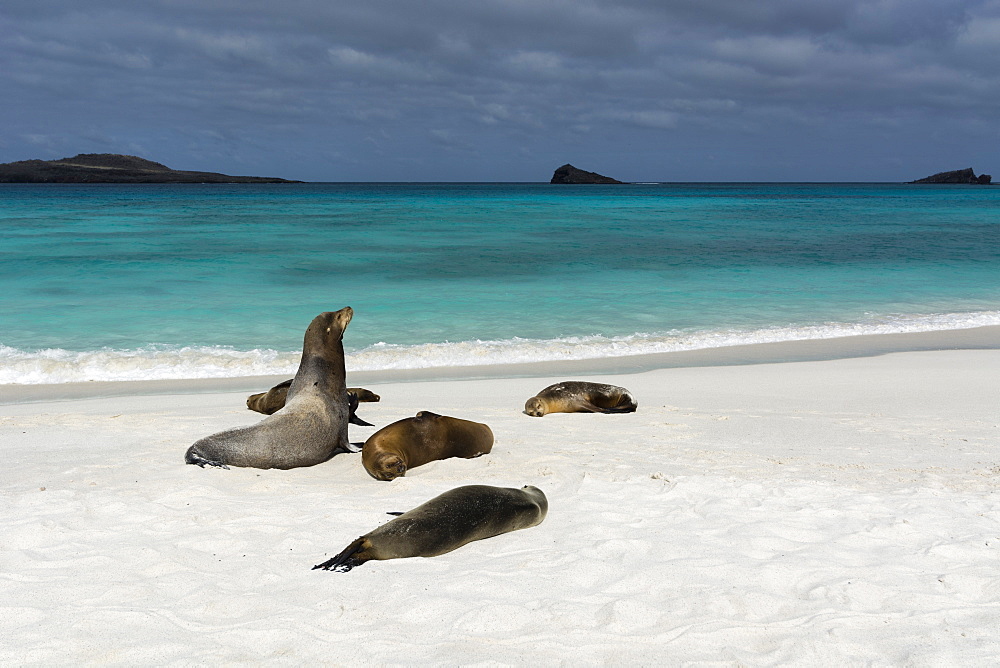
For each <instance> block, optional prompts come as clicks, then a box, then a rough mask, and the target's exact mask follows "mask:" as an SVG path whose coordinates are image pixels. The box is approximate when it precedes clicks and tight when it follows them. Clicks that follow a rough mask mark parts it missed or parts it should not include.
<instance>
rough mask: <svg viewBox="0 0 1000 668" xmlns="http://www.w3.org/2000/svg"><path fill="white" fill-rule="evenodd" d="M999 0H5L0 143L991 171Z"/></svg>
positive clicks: (465, 166)
mask: <svg viewBox="0 0 1000 668" xmlns="http://www.w3.org/2000/svg"><path fill="white" fill-rule="evenodd" d="M998 56H1000V2H995V1H968V2H960V1H957V0H938V1H936V2H929V1H923V0H909V1H908V0H878V1H860V0H859V1H856V2H844V1H837V2H833V1H827V0H815V1H813V2H808V3H803V2H798V1H795V2H793V1H790V0H788V1H786V0H770V1H764V2H757V3H746V2H742V1H741V2H735V1H734V2H730V1H715V2H704V1H702V2H693V1H687V0H677V1H675V2H670V3H664V2H652V1H650V2H642V1H638V0H637V1H628V0H620V1H618V2H613V1H591V2H586V1H583V2H581V1H558V2H545V1H537V0H536V1H534V2H527V1H520V0H518V1H515V0H506V1H496V0H494V1H484V2H476V3H467V2H457V1H438V2H433V1H432V2H421V3H413V2H379V1H375V2H369V3H346V2H330V1H326V2H318V1H317V2H311V1H294V0H292V1H290V2H284V3H273V2H235V1H233V2H221V1H214V2H213V1H211V0H199V1H197V2H194V1H188V0H175V1H173V2H149V3H122V2H110V1H107V2H101V1H92V2H87V3H79V2H75V1H69V0H66V1H61V0H33V1H32V2H21V1H8V2H5V3H4V4H3V6H2V7H0V58H2V60H0V62H3V63H4V64H5V66H4V67H3V68H0V87H2V89H3V90H4V92H5V95H4V98H5V100H6V101H5V103H4V105H2V107H0V119H2V121H3V123H4V126H5V128H6V132H5V133H4V134H3V136H2V138H0V161H8V160H17V159H25V158H32V157H43V158H54V157H62V156H64V155H72V154H75V153H77V152H102V151H111V152H132V153H141V154H142V155H143V156H144V157H149V158H152V159H155V160H158V161H161V162H164V163H166V164H169V165H171V166H174V167H177V168H183V169H210V170H215V171H228V172H234V173H251V172H252V173H266V174H274V175H280V176H286V177H289V178H300V179H305V180H503V181H518V180H528V181H540V180H547V179H548V176H549V175H550V174H551V170H552V169H553V168H555V167H556V166H558V165H560V164H563V163H564V162H567V161H571V162H574V163H578V164H580V165H581V166H583V167H586V168H591V169H599V170H600V171H603V172H607V173H612V174H614V175H615V176H617V177H619V178H623V179H627V180H714V179H718V180H754V179H760V180H904V179H908V178H916V177H918V176H922V175H924V173H925V172H929V171H935V170H937V169H938V168H940V169H946V168H959V167H965V166H969V165H973V164H974V165H975V166H976V168H977V169H978V170H981V171H988V170H989V169H990V168H991V165H989V164H988V163H989V160H991V159H992V155H993V153H994V151H992V146H994V145H995V143H996V140H997V138H998V137H997V135H998V133H997V131H996V130H995V129H994V128H995V113H996V109H997V108H1000V107H998V103H1000V99H998V97H1000V85H998V84H1000V81H998V76H997V74H996V70H995V68H994V64H995V63H996V62H997V59H998Z"/></svg>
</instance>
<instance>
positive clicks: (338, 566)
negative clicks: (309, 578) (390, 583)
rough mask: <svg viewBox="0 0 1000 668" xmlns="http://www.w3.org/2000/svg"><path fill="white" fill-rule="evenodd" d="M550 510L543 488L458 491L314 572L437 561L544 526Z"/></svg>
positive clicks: (476, 487) (363, 540)
mask: <svg viewBox="0 0 1000 668" xmlns="http://www.w3.org/2000/svg"><path fill="white" fill-rule="evenodd" d="M548 509H549V502H548V500H547V499H546V498H545V494H543V493H542V490H540V489H538V488H537V487H531V486H526V487H522V488H521V489H515V488H513V487H490V486H488V485H466V486H464V487H456V488H455V489H453V490H450V491H447V492H445V493H444V494H441V495H440V496H436V497H434V498H433V499H431V500H430V501H428V502H426V503H424V504H421V505H419V506H417V507H416V508H414V509H413V510H411V511H409V512H406V513H403V514H402V515H400V516H399V517H397V518H396V519H394V520H392V521H390V522H387V523H386V524H383V525H382V526H380V527H379V528H377V529H375V530H374V531H371V532H369V533H366V534H365V535H364V536H361V537H360V538H358V539H357V540H355V541H354V542H353V543H351V544H350V545H348V546H347V547H346V548H345V549H344V550H343V551H342V552H341V553H340V554H338V555H337V556H335V557H333V558H332V559H328V560H327V561H324V562H323V563H322V564H317V565H316V566H313V570H316V569H317V568H322V569H325V570H337V571H340V572H347V571H349V570H351V569H352V568H354V567H355V566H360V565H361V564H363V563H365V562H366V561H370V560H372V559H402V558H405V557H436V556H438V555H440V554H445V553H447V552H451V551H452V550H455V549H457V548H460V547H462V546H463V545H465V544H466V543H471V542H472V541H474V540H482V539H483V538H491V537H492V536H499V535H500V534H502V533H507V532H508V531H516V530H518V529H527V528H528V527H533V526H535V525H536V524H541V522H542V520H543V519H545V513H546V512H548Z"/></svg>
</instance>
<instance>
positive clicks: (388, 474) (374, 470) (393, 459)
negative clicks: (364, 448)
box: [368, 452, 406, 481]
mask: <svg viewBox="0 0 1000 668" xmlns="http://www.w3.org/2000/svg"><path fill="white" fill-rule="evenodd" d="M368 473H370V474H371V476H372V477H373V478H375V479H376V480H386V481H388V480H395V479H396V478H400V477H402V476H404V475H406V462H405V461H404V460H403V458H402V457H400V456H399V455H397V454H393V453H388V452H387V453H385V454H383V455H381V456H380V457H379V458H378V459H376V460H375V461H374V462H373V463H372V466H371V468H370V469H369V470H368Z"/></svg>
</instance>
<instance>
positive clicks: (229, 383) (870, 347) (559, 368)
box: [0, 326, 1000, 406]
mask: <svg viewBox="0 0 1000 668" xmlns="http://www.w3.org/2000/svg"><path fill="white" fill-rule="evenodd" d="M996 349H1000V326H987V327H975V328H969V329H953V330H937V331H930V332H907V333H894V334H861V335H857V336H845V337H836V338H829V339H804V340H795V341H776V342H767V343H753V344H741V345H735V346H722V347H716V348H700V349H697V350H683V351H672V352H664V353H651V354H645V355H632V356H624V357H604V358H596V359H585V360H558V361H548V362H525V363H515V364H498V365H479V366H457V367H444V366H443V367H431V368H422V369H391V370H374V371H351V370H350V369H349V368H348V386H352V387H356V386H363V385H379V384H386V383H417V382H446V381H460V380H495V379H513V378H540V377H557V376H569V375H575V376H608V375H631V374H637V373H643V372H647V371H654V370H657V369H675V368H691V367H718V366H745V365H756V364H780V363H790V362H809V361H824V360H836V359H850V358H859V357H875V356H880V355H886V354H890V353H898V352H917V351H932V350H996ZM287 378H288V375H287V374H282V375H266V376H239V377H229V378H192V379H170V380H141V381H89V382H74V383H51V384H16V383H14V384H3V385H0V406H2V405H16V404H22V403H37V402H48V401H73V400H79V399H95V398H108V397H121V396H132V395H136V396H149V395H177V394H184V395H186V394H215V393H227V392H249V393H253V392H263V391H266V390H267V389H268V388H270V387H272V386H273V385H275V384H277V383H279V382H281V381H283V380H286V379H287Z"/></svg>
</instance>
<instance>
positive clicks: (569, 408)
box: [524, 380, 639, 417]
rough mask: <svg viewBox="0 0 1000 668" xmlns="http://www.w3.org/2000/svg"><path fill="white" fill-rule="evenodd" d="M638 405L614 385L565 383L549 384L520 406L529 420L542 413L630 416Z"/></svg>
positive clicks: (576, 381) (583, 382)
mask: <svg viewBox="0 0 1000 668" xmlns="http://www.w3.org/2000/svg"><path fill="white" fill-rule="evenodd" d="M638 407H639V404H638V403H637V402H636V400H635V399H634V398H633V397H632V393H631V392H629V391H628V390H626V389H625V388H624V387H618V386H617V385H604V384H602V383H588V382H587V381H583V380H566V381H563V382H561V383H556V384H555V385H549V386H548V387H546V388H545V389H544V390H542V391H541V392H539V393H538V394H536V395H535V396H533V397H531V398H530V399H528V400H527V401H526V402H525V403H524V412H525V413H527V414H528V415H531V416H532V417H542V416H543V415H545V414H546V413H634V412H635V409H636V408H638Z"/></svg>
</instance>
